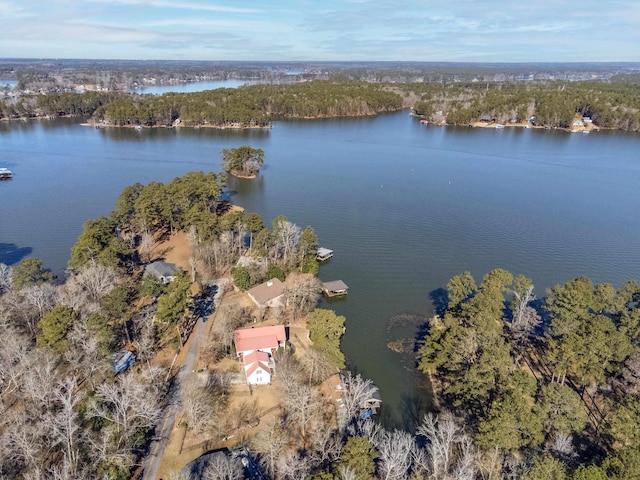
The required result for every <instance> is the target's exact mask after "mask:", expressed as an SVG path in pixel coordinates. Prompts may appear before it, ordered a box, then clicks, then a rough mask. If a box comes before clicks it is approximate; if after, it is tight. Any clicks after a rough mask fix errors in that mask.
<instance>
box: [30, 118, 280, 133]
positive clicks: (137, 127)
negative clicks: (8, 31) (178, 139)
mask: <svg viewBox="0 0 640 480" xmlns="http://www.w3.org/2000/svg"><path fill="white" fill-rule="evenodd" d="M32 118H46V117H32ZM80 125H81V126H83V127H94V128H129V129H134V130H143V129H145V130H146V129H153V128H193V129H195V130H199V129H201V128H214V129H217V130H227V129H235V130H253V129H258V130H262V129H266V130H269V129H271V128H273V126H272V125H266V126H257V125H254V126H239V125H207V124H198V125H153V126H146V125H112V124H108V123H95V122H82V123H81V124H80Z"/></svg>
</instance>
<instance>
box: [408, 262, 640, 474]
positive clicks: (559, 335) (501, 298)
mask: <svg viewBox="0 0 640 480" xmlns="http://www.w3.org/2000/svg"><path fill="white" fill-rule="evenodd" d="M639 301H640V284H638V283H637V282H636V281H629V282H627V283H625V284H624V285H622V287H621V288H620V289H619V290H616V289H615V288H614V287H613V286H612V285H610V284H598V285H594V284H593V283H592V282H591V280H589V279H588V278H585V277H579V278H576V279H574V280H571V281H569V282H567V283H565V284H564V285H557V286H555V287H554V288H552V289H550V290H549V291H548V292H547V296H546V298H544V299H543V301H539V300H536V298H535V296H534V294H533V284H532V282H531V280H530V279H528V278H526V277H525V276H523V275H518V276H516V277H515V278H514V277H513V275H512V274H511V273H509V272H507V271H505V270H501V269H497V270H493V271H492V272H490V273H488V274H487V275H486V276H485V277H484V279H483V281H482V283H480V284H479V285H477V284H476V282H475V279H474V278H473V277H472V276H471V274H470V273H469V272H465V273H463V274H460V275H456V276H455V277H453V278H452V279H451V280H450V281H449V283H448V285H447V305H446V309H445V311H444V313H443V315H442V316H437V317H435V318H434V319H432V320H431V322H430V324H429V326H428V331H427V334H426V336H425V338H424V344H423V345H422V346H421V348H420V364H419V367H420V369H421V370H422V371H423V372H425V373H429V374H431V375H432V378H433V380H434V385H435V387H436V388H435V390H436V394H437V397H438V399H439V402H440V405H441V408H443V409H446V410H448V411H449V412H451V413H452V414H453V415H454V416H455V417H457V418H458V419H459V421H460V422H461V423H462V424H464V425H465V429H466V431H467V432H468V433H469V435H470V436H471V437H472V438H473V440H474V443H475V447H476V448H477V449H478V452H479V453H480V455H481V456H484V457H486V458H489V457H490V458H492V461H493V462H495V463H496V464H499V465H501V469H502V470H503V471H506V470H508V469H510V468H511V467H512V466H513V465H514V464H518V463H520V464H523V463H525V464H528V466H527V468H526V470H528V471H529V473H528V474H527V475H526V476H525V478H527V479H544V478H554V479H561V478H571V479H631V478H640V477H639V475H640V442H639V440H640V437H639V436H638V432H640V428H639V427H640V425H639V424H638V418H639V417H638V414H639V413H640V410H639V406H640V396H639V395H638V394H639V393H640V382H639V378H640V375H639V372H640V370H639V368H640V349H639V347H640V308H639V305H640V304H639V303H638V302H639ZM485 478H486V477H485ZM492 478H500V477H492ZM518 478H520V477H518Z"/></svg>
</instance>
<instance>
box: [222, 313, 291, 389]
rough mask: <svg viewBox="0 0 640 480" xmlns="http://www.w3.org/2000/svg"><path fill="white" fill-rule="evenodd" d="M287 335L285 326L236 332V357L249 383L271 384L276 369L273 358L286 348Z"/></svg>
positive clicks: (250, 328)
mask: <svg viewBox="0 0 640 480" xmlns="http://www.w3.org/2000/svg"><path fill="white" fill-rule="evenodd" d="M286 342H287V333H286V330H285V328H284V325H272V326H265V327H248V328H239V329H238V330H236V331H235V332H234V343H235V347H236V356H237V358H238V360H239V361H240V363H242V365H243V367H244V372H245V375H246V377H247V383H248V384H250V385H264V384H268V383H271V375H272V374H273V370H274V368H275V362H274V359H273V356H274V355H275V353H276V352H277V351H278V349H280V348H283V349H284V348H285V345H286Z"/></svg>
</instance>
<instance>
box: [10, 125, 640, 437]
mask: <svg viewBox="0 0 640 480" xmlns="http://www.w3.org/2000/svg"><path fill="white" fill-rule="evenodd" d="M241 145H251V146H252V147H254V148H261V149H263V150H264V152H265V168H264V170H263V171H262V172H261V174H260V176H259V177H258V178H257V179H255V180H239V179H233V178H232V179H230V181H229V190H230V194H231V199H232V201H233V202H234V203H237V204H239V205H242V206H243V207H245V209H246V211H247V212H257V213H259V214H261V215H262V216H263V218H264V219H265V221H266V222H271V220H273V218H275V217H276V216H277V215H280V214H284V215H285V216H286V217H287V218H288V219H289V220H291V221H293V222H295V223H297V224H298V225H300V226H301V227H305V226H306V225H312V226H313V227H314V229H315V231H316V234H317V235H318V237H319V240H320V244H321V245H322V246H324V247H328V248H332V249H334V250H335V256H334V258H333V259H332V260H331V261H329V262H328V263H327V264H325V265H323V266H322V267H321V270H320V278H321V279H322V280H325V281H327V280H335V279H341V280H343V281H345V282H346V283H347V285H349V287H350V291H349V296H348V298H346V299H344V300H340V301H336V302H332V303H331V304H330V305H329V306H330V308H333V309H335V310H336V312H337V313H338V314H341V315H345V316H346V318H347V323H346V325H347V331H346V334H345V336H344V339H343V350H344V351H345V353H346V355H347V358H348V362H349V365H350V366H351V367H352V368H353V369H354V370H356V371H358V372H361V373H362V374H363V375H365V376H367V377H370V378H372V379H373V380H374V382H375V383H376V384H377V385H378V386H379V387H380V390H381V394H382V397H383V401H384V405H385V407H384V408H383V410H382V416H383V417H384V419H385V420H386V421H387V423H388V424H398V425H407V424H410V423H411V422H412V421H413V418H414V417H415V416H417V415H418V412H420V411H421V410H422V409H424V408H427V407H428V402H429V395H428V391H427V389H425V388H423V384H424V378H422V377H421V376H420V375H416V374H415V371H414V363H413V357H412V354H411V353H408V354H404V355H403V354H399V353H396V352H393V351H391V350H389V349H388V348H387V343H388V342H389V341H392V340H397V339H399V338H403V337H411V336H413V335H415V332H416V328H417V322H419V321H420V320H421V319H424V318H426V317H428V316H429V315H432V314H433V312H434V310H433V305H432V298H433V297H434V295H437V292H438V289H441V288H443V287H445V286H446V283H447V281H448V279H449V278H450V277H451V276H453V275H456V274H458V273H461V272H463V271H465V270H469V271H471V272H472V273H473V274H474V276H475V277H476V279H477V280H481V277H482V276H483V275H484V274H485V273H487V272H488V271H489V270H491V269H493V268H496V267H502V268H505V269H507V270H509V271H512V272H514V273H524V274H526V275H527V276H529V277H531V278H533V281H534V283H535V285H536V292H537V294H538V295H539V296H543V295H544V291H545V289H546V288H547V287H550V286H553V285H555V284H558V283H562V282H565V281H567V280H569V279H571V278H574V277H576V276H579V275H587V276H589V277H591V278H592V279H593V280H594V282H611V283H613V284H614V285H615V286H619V285H620V284H621V283H622V282H624V281H625V280H628V279H631V278H636V279H637V278H638V276H639V275H638V274H639V272H640V249H638V248H637V244H638V239H639V238H640V209H639V208H638V205H640V158H639V154H638V152H639V151H640V149H639V148H638V147H639V146H640V137H639V136H637V135H631V134H623V133H619V132H598V133H592V134H590V135H582V134H570V133H565V132H555V131H544V130H534V129H526V130H525V129H510V128H506V129H504V130H493V129H459V128H451V127H447V128H444V127H435V126H423V125H421V124H419V123H418V122H417V121H416V120H415V119H413V118H411V117H409V116H408V115H407V113H406V112H402V113H395V114H389V115H382V116H379V117H376V118H365V119H338V120H322V121H290V122H277V123H275V125H274V128H273V129H271V130H247V131H242V130H232V129H226V130H214V129H204V128H203V129H199V130H195V129H185V128H182V129H144V130H142V131H136V130H133V129H93V128H87V127H82V126H80V125H79V121H77V120H73V119H59V120H52V121H46V120H41V121H30V122H12V123H6V122H3V123H0V159H1V160H0V163H1V165H0V166H5V167H8V168H9V169H11V170H12V171H13V172H14V179H13V180H11V181H6V182H0V201H1V204H2V208H1V209H0V262H4V263H10V264H15V263H16V262H18V261H19V260H20V259H21V258H23V257H24V256H28V255H29V256H36V257H39V258H41V259H43V261H44V262H45V265H46V266H47V267H49V268H51V269H53V270H54V271H56V272H58V273H60V272H62V271H63V269H64V267H65V265H66V262H67V260H68V257H69V249H70V247H71V245H72V244H73V243H74V241H75V239H76V238H77V236H78V235H79V233H80V232H81V230H82V224H83V222H84V221H86V220H87V219H90V218H95V217H97V216H100V215H107V214H108V213H109V212H110V211H111V209H112V208H113V205H114V203H115V201H116V199H117V197H118V195H119V193H120V192H121V191H122V189H123V188H124V187H125V186H127V185H130V184H133V183H134V182H141V183H148V182H150V181H155V180H157V181H162V182H168V181H170V180H171V179H173V178H174V177H176V176H179V175H182V174H184V173H186V172H188V171H191V170H204V171H210V170H213V171H220V170H221V151H222V150H223V149H225V148H232V147H238V146H241ZM324 306H327V305H326V304H324Z"/></svg>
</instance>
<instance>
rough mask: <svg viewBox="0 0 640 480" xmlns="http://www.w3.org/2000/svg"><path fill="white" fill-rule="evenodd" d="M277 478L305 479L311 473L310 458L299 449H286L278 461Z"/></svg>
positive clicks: (287, 479) (283, 479)
mask: <svg viewBox="0 0 640 480" xmlns="http://www.w3.org/2000/svg"><path fill="white" fill-rule="evenodd" d="M276 468H277V478H278V479H282V480H305V479H306V478H308V476H309V473H310V467H309V459H308V457H305V456H304V455H302V454H301V452H300V451H298V450H292V449H288V450H285V451H284V452H283V453H282V454H281V455H280V456H279V457H278V460H277V462H276Z"/></svg>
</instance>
